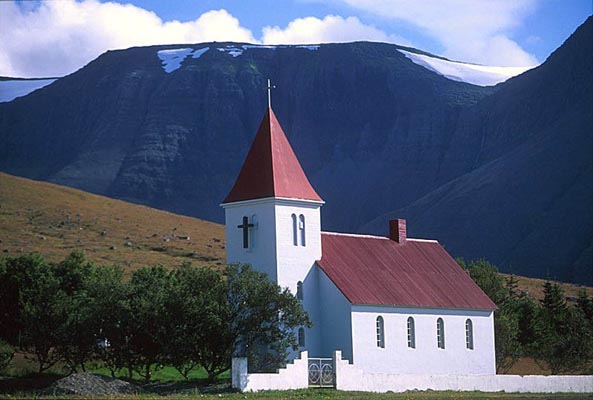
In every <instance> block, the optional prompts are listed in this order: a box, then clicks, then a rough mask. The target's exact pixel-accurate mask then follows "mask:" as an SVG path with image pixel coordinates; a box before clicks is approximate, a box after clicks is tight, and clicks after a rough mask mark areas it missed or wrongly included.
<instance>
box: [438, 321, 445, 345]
mask: <svg viewBox="0 0 593 400" xmlns="http://www.w3.org/2000/svg"><path fill="white" fill-rule="evenodd" d="M437 346H438V348H439V349H444V348H445V323H444V322H443V319H442V318H439V319H437Z"/></svg>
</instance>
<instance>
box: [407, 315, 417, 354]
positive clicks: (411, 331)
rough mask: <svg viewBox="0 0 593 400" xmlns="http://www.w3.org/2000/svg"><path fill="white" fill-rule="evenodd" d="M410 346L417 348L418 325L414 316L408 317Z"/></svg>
mask: <svg viewBox="0 0 593 400" xmlns="http://www.w3.org/2000/svg"><path fill="white" fill-rule="evenodd" d="M408 347H409V348H411V349H415V348H416V327H415V326H414V318H412V317H408Z"/></svg>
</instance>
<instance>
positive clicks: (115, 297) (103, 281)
mask: <svg viewBox="0 0 593 400" xmlns="http://www.w3.org/2000/svg"><path fill="white" fill-rule="evenodd" d="M88 292H89V296H90V297H91V298H92V299H94V301H93V311H92V313H93V316H94V318H93V326H94V327H93V332H95V337H94V338H95V340H96V342H97V343H98V344H99V345H98V346H97V347H96V351H97V353H98V354H97V355H98V357H99V358H100V359H101V360H102V361H103V363H104V364H105V366H106V367H107V368H108V369H109V370H110V371H111V376H112V377H115V373H116V372H117V370H119V369H122V368H128V377H130V378H131V375H132V371H133V366H134V365H135V362H134V355H133V353H132V352H131V350H130V343H129V336H130V334H131V333H130V332H129V331H130V324H129V319H130V313H131V311H130V307H129V303H128V297H129V294H128V292H129V286H128V285H127V284H125V283H124V281H123V271H122V269H121V268H120V267H118V266H111V267H102V268H97V269H95V270H94V271H93V275H92V276H91V278H90V279H89V289H88Z"/></svg>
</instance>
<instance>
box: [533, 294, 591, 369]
mask: <svg viewBox="0 0 593 400" xmlns="http://www.w3.org/2000/svg"><path fill="white" fill-rule="evenodd" d="M592 342H593V338H592V337H591V329H590V328H589V324H588V322H587V318H586V316H585V314H584V313H583V312H582V311H581V310H580V309H578V308H574V307H570V308H569V307H568V305H567V304H566V300H565V296H564V291H563V290H562V288H561V287H560V286H559V285H558V284H557V283H552V282H545V283H544V299H543V300H542V301H541V308H540V309H539V312H538V314H537V316H536V327H535V341H534V351H533V356H534V358H535V360H536V362H538V364H540V365H541V366H542V367H545V366H547V367H549V368H550V370H551V372H552V374H558V373H562V372H571V371H578V370H581V369H582V368H583V367H584V366H585V365H586V364H587V362H588V360H589V359H590V358H591V352H592V351H593V350H592V347H593V345H592V344H591V343H592Z"/></svg>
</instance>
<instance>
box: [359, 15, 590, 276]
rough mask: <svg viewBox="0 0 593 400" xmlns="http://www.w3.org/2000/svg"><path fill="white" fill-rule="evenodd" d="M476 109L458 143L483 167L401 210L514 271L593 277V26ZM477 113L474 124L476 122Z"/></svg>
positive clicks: (457, 247) (414, 229)
mask: <svg viewBox="0 0 593 400" xmlns="http://www.w3.org/2000/svg"><path fill="white" fill-rule="evenodd" d="M591 22H592V20H591V18H590V19H589V20H588V21H587V23H585V24H584V25H583V26H582V27H581V28H580V29H579V30H577V32H575V34H574V35H573V36H572V37H571V38H570V39H569V40H567V41H566V43H565V44H564V45H563V46H562V47H561V48H559V49H558V50H557V51H556V52H554V53H553V54H552V55H551V56H550V57H549V59H548V60H547V61H546V62H545V63H544V64H543V65H541V66H540V67H538V68H536V69H535V70H532V71H529V72H527V73H525V74H523V75H521V76H518V77H516V78H513V79H511V80H510V81H509V82H507V83H505V84H504V85H501V87H500V89H499V90H498V91H497V92H496V93H494V94H492V95H491V96H489V97H488V98H485V99H484V100H482V101H481V102H479V103H478V104H476V105H475V106H473V107H472V108H471V112H470V113H469V117H468V118H466V119H465V120H463V119H462V123H460V124H459V126H460V129H458V130H457V131H456V132H455V133H454V135H453V139H452V141H451V143H452V144H453V145H455V146H459V147H461V146H463V147H465V148H467V149H470V151H471V153H472V154H473V155H474V156H475V164H476V166H477V168H475V169H473V170H472V171H471V172H470V173H467V174H465V175H463V176H461V177H459V178H457V179H455V180H452V181H450V182H447V183H446V184H444V185H442V186H440V187H438V188H437V189H435V190H434V191H432V192H431V193H429V194H427V195H425V196H423V197H421V198H420V199H417V200H415V201H414V202H412V203H411V204H409V205H407V206H406V207H403V208H401V209H399V210H397V211H395V212H393V213H388V214H386V215H383V216H381V217H379V218H376V219H375V220H374V221H372V222H370V223H369V224H367V225H366V226H365V227H364V228H363V229H362V230H363V231H370V232H379V231H381V230H384V229H382V228H383V221H384V220H385V219H386V218H389V217H390V216H393V215H399V216H405V217H407V218H408V219H409V220H410V226H409V229H410V232H411V234H416V233H417V234H422V235H423V236H428V237H437V238H440V239H441V241H442V242H443V243H444V244H445V245H446V246H447V248H448V249H449V250H450V251H451V252H453V254H459V255H463V256H465V257H467V258H470V259H471V258H479V257H486V258H487V259H489V260H494V261H495V262H497V263H499V264H501V265H504V266H505V270H506V271H513V270H514V271H516V272H518V271H520V272H521V273H522V274H527V275H531V276H548V277H552V278H555V279H560V280H564V281H576V282H587V283H589V284H590V283H591V282H593V79H592V76H593V75H592V73H593V57H592V54H593V44H592V42H591V37H593V24H592V23H591ZM472 119H475V121H476V122H475V123H472V122H473V121H472Z"/></svg>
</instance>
